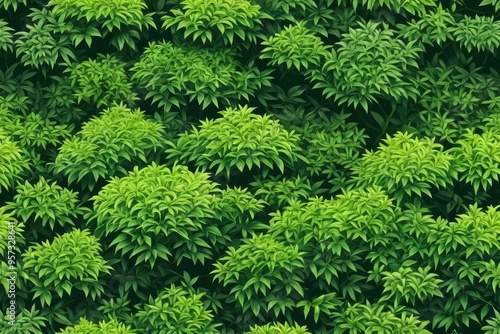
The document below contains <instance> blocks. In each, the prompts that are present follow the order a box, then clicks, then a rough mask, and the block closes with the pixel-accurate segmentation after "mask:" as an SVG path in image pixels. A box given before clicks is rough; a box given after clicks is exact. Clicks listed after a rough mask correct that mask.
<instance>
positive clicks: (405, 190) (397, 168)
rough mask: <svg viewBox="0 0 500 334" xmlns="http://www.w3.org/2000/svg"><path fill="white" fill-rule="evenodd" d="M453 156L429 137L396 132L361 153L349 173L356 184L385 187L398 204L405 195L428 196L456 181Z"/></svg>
mask: <svg viewBox="0 0 500 334" xmlns="http://www.w3.org/2000/svg"><path fill="white" fill-rule="evenodd" d="M453 162H454V161H453V156H452V155H451V154H450V153H448V152H445V151H444V148H443V146H442V145H441V144H436V143H435V142H434V140H432V139H430V138H423V139H418V138H413V136H412V135H411V134H408V133H401V132H398V133H396V134H395V135H394V136H392V137H391V136H387V139H385V140H384V143H383V144H381V145H380V146H379V148H378V149H377V151H369V152H367V153H365V154H364V156H363V158H362V159H361V160H360V163H359V164H355V165H354V166H353V167H352V170H353V172H354V174H355V178H354V179H355V180H357V185H360V186H363V185H365V186H366V185H373V184H376V185H379V186H383V187H386V189H387V190H388V191H389V193H390V194H391V195H392V196H393V197H394V198H395V199H396V200H397V202H398V203H401V202H402V201H403V198H405V197H406V196H413V195H417V196H419V197H420V196H421V194H422V193H424V194H426V195H428V196H429V197H432V193H431V191H430V189H431V188H433V187H443V188H444V187H446V186H447V185H449V184H452V182H453V179H457V177H458V175H457V174H458V173H457V170H456V167H455V166H454V164H453Z"/></svg>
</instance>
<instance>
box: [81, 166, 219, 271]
mask: <svg viewBox="0 0 500 334" xmlns="http://www.w3.org/2000/svg"><path fill="white" fill-rule="evenodd" d="M216 193H217V189H216V184H215V183H213V182H211V181H209V180H208V175H207V174H204V173H200V172H196V173H192V172H190V171H189V170H188V169H187V168H186V167H184V166H174V167H173V168H172V169H169V168H167V167H166V166H163V165H156V164H153V165H151V166H148V167H145V168H143V169H140V170H139V169H138V168H137V167H135V168H134V170H133V171H132V172H130V173H129V174H128V176H125V177H123V178H114V179H112V180H111V181H110V182H109V183H108V184H107V185H105V186H104V187H103V189H102V190H101V191H100V192H99V194H98V195H96V196H94V197H92V200H93V201H94V210H93V213H91V214H89V215H88V217H89V218H90V219H92V220H94V221H96V223H97V226H96V229H95V233H96V235H97V236H99V237H102V236H108V235H110V240H111V243H110V244H109V246H114V248H115V252H118V251H120V252H121V254H122V255H123V256H125V255H127V254H129V253H130V254H129V255H128V256H129V257H135V258H136V261H135V263H136V264H139V263H141V262H147V263H148V264H149V266H150V268H154V266H155V263H156V261H157V259H163V260H166V261H170V260H172V261H175V262H177V263H180V262H181V261H182V259H184V258H187V259H189V260H191V261H192V262H194V263H196V262H198V261H199V262H201V263H204V262H205V260H206V259H210V258H212V256H213V254H214V251H215V249H217V244H219V243H221V244H224V239H225V237H224V236H222V234H221V232H220V231H219V228H218V226H217V225H216V224H214V223H213V222H211V220H212V218H214V214H215V213H214V211H213V209H212V207H211V205H212V203H213V201H214V195H215V194H216ZM209 243H210V244H209Z"/></svg>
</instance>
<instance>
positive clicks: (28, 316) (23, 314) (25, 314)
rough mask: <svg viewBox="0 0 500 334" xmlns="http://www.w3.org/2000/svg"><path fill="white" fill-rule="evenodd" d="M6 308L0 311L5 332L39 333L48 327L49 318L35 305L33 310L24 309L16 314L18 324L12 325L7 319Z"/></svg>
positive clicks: (0, 325) (1, 323) (12, 333)
mask: <svg viewBox="0 0 500 334" xmlns="http://www.w3.org/2000/svg"><path fill="white" fill-rule="evenodd" d="M3 312H4V310H1V311H0V328H2V333H5V334H38V333H43V330H42V328H45V327H46V321H47V319H46V318H45V317H43V316H40V315H39V314H40V311H39V310H37V309H36V308H35V306H34V305H33V306H32V307H31V310H29V309H23V310H22V311H20V312H19V314H18V315H17V316H16V326H12V325H11V324H9V323H8V321H7V320H6V319H7V317H6V315H4V313H3Z"/></svg>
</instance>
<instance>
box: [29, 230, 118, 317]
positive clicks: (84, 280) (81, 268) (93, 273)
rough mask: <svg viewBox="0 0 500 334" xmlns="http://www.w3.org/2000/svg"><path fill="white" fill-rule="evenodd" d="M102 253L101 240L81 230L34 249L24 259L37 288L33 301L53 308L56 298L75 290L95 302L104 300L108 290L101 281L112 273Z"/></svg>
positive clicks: (34, 287)
mask: <svg viewBox="0 0 500 334" xmlns="http://www.w3.org/2000/svg"><path fill="white" fill-rule="evenodd" d="M100 252H101V245H100V244H99V242H98V240H97V239H96V238H95V237H94V236H92V235H90V232H89V231H88V230H79V229H74V230H73V231H72V232H69V233H65V234H63V235H61V236H57V237H55V238H54V240H52V242H49V241H44V242H42V243H39V244H37V245H35V246H31V247H30V248H29V249H28V250H27V251H26V252H25V253H24V254H23V255H22V258H23V261H24V269H25V270H26V271H27V273H28V275H29V280H30V281H31V283H32V284H33V289H32V291H33V292H34V295H33V298H37V297H39V299H40V303H41V305H42V307H43V305H45V304H47V305H50V304H51V302H52V298H53V295H54V294H57V296H59V298H62V297H63V295H65V294H67V295H71V294H72V293H71V292H72V290H73V289H75V290H80V291H83V292H84V294H85V296H86V297H87V296H89V295H90V297H91V298H92V299H95V298H97V297H98V296H100V295H101V294H102V293H103V292H104V289H103V282H101V281H99V280H98V279H99V277H101V276H102V275H103V274H109V273H110V269H111V266H109V265H107V264H106V260H104V259H103V258H102V256H101V254H100Z"/></svg>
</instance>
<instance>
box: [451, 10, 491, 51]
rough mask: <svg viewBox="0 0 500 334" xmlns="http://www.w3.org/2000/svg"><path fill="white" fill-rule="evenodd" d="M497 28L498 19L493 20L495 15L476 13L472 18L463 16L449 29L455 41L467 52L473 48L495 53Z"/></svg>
mask: <svg viewBox="0 0 500 334" xmlns="http://www.w3.org/2000/svg"><path fill="white" fill-rule="evenodd" d="M499 28H500V21H497V20H495V17H493V16H490V17H486V16H479V15H476V17H474V18H472V17H469V16H465V17H464V18H463V19H462V20H460V21H458V22H457V26H456V27H453V28H451V29H450V31H451V32H452V33H453V37H454V39H455V41H457V42H458V43H459V44H460V46H462V47H464V48H465V49H466V50H467V51H468V52H471V51H472V50H473V49H475V50H479V51H489V52H491V53H495V52H496V51H497V50H498V47H499V46H500V32H499Z"/></svg>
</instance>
